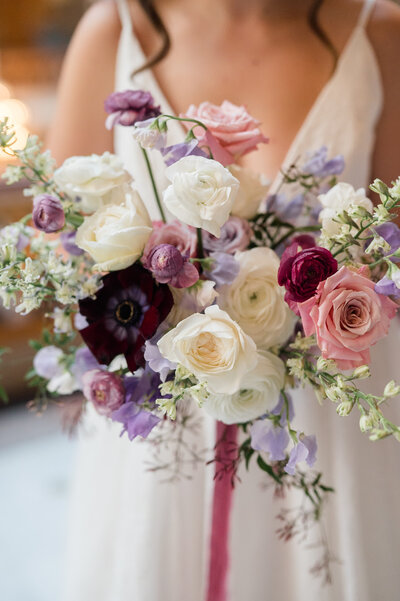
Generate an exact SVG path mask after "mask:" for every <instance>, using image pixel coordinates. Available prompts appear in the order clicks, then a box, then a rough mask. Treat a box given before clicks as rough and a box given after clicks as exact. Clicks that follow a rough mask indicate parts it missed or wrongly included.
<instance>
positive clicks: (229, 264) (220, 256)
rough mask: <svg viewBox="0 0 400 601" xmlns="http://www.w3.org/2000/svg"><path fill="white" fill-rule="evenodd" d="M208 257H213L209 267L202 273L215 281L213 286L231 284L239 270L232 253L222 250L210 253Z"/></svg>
mask: <svg viewBox="0 0 400 601" xmlns="http://www.w3.org/2000/svg"><path fill="white" fill-rule="evenodd" d="M210 259H213V264H212V267H211V269H209V270H208V269H207V270H206V271H205V272H204V275H205V276H206V278H207V279H208V280H212V281H213V282H215V287H216V288H219V287H220V286H225V285H226V284H232V282H233V280H234V279H235V278H236V276H237V275H238V273H239V271H240V264H239V262H238V261H236V259H235V257H234V256H233V255H230V254H228V253H223V252H213V253H210Z"/></svg>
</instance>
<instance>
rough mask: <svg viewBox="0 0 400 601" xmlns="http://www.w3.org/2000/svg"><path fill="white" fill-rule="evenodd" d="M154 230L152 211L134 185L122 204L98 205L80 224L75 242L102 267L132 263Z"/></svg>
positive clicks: (113, 269) (121, 266)
mask: <svg viewBox="0 0 400 601" xmlns="http://www.w3.org/2000/svg"><path fill="white" fill-rule="evenodd" d="M151 232H152V225H151V220H150V217H149V214H148V212H147V210H146V208H145V206H144V204H143V202H142V199H141V198H140V196H139V194H138V192H136V191H135V190H132V189H130V190H129V192H127V193H126V197H125V201H124V202H123V203H121V204H119V205H106V206H104V207H102V208H101V209H98V210H97V211H96V212H95V213H94V214H93V215H91V216H90V217H86V219H85V221H84V222H83V223H82V225H81V226H80V227H79V228H78V231H77V233H76V239H75V243H76V244H77V245H78V246H79V248H82V249H83V250H86V251H87V252H88V253H89V254H90V255H91V256H92V257H93V259H94V260H95V261H96V263H97V264H96V265H95V268H96V269H98V270H100V271H116V270H119V269H125V267H129V265H132V263H134V262H135V261H136V259H138V258H139V257H140V255H141V254H142V251H143V248H144V246H145V244H146V242H147V239H148V237H149V236H150V234H151Z"/></svg>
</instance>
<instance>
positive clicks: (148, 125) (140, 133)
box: [132, 118, 167, 150]
mask: <svg viewBox="0 0 400 601" xmlns="http://www.w3.org/2000/svg"><path fill="white" fill-rule="evenodd" d="M155 120H156V119H155V118H153V119H146V120H145V121H137V122H136V123H135V127H134V128H133V129H132V136H133V138H134V139H135V140H136V141H137V142H139V144H140V145H141V146H142V147H143V148H155V149H156V150H161V149H162V148H164V147H165V145H166V143H167V135H166V134H165V133H164V132H161V131H160V130H159V128H158V127H152V125H153V123H154V121H155Z"/></svg>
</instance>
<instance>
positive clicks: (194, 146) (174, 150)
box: [160, 138, 208, 167]
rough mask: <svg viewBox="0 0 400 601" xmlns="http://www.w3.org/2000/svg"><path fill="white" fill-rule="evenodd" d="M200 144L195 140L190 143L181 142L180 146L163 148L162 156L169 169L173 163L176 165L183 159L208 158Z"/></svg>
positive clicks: (174, 145)
mask: <svg viewBox="0 0 400 601" xmlns="http://www.w3.org/2000/svg"><path fill="white" fill-rule="evenodd" d="M198 144H199V142H198V140H196V139H195V138H193V139H192V140H189V142H181V143H180V144H173V145H172V146H167V147H166V148H161V149H160V150H161V154H162V155H163V157H164V162H165V164H166V165H167V166H168V167H169V166H170V165H172V164H173V163H176V162H177V161H179V160H180V159H182V158H183V157H187V156H199V157H205V158H206V159H207V158H208V155H207V154H206V153H205V152H204V151H203V150H201V148H199V146H198Z"/></svg>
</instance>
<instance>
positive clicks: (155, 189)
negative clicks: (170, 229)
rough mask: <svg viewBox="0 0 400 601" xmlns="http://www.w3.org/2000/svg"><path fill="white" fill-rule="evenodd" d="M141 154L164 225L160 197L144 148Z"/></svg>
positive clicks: (165, 221) (164, 220) (165, 220)
mask: <svg viewBox="0 0 400 601" xmlns="http://www.w3.org/2000/svg"><path fill="white" fill-rule="evenodd" d="M142 152H143V156H144V160H145V162H146V166H147V170H148V172H149V176H150V180H151V185H152V187H153V191H154V196H155V199H156V203H157V206H158V210H159V211H160V215H161V219H162V220H163V222H164V223H167V219H166V217H165V213H164V209H163V207H162V204H161V200H160V196H159V194H158V190H157V186H156V182H155V179H154V175H153V169H152V168H151V164H150V160H149V155H148V154H147V150H146V149H145V148H142Z"/></svg>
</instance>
